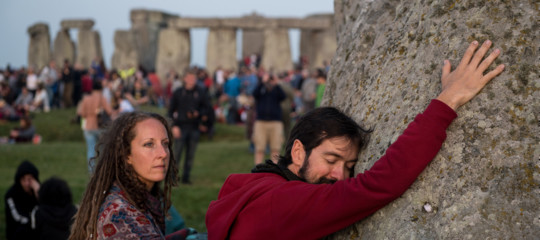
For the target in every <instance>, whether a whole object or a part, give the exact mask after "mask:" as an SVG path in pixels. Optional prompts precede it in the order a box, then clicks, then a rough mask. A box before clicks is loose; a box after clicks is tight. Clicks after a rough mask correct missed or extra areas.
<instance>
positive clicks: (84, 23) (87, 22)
mask: <svg viewBox="0 0 540 240" xmlns="http://www.w3.org/2000/svg"><path fill="white" fill-rule="evenodd" d="M60 25H61V26H62V28H63V29H69V28H78V29H92V27H93V26H94V20H92V19H67V20H62V22H61V23H60Z"/></svg>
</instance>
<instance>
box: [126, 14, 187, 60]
mask: <svg viewBox="0 0 540 240" xmlns="http://www.w3.org/2000/svg"><path fill="white" fill-rule="evenodd" d="M177 17H178V16H176V15H171V14H167V13H164V12H160V11H152V10H144V9H135V10H132V11H131V14H130V18H131V31H132V32H133V34H134V36H135V45H136V46H137V52H138V54H137V55H138V57H139V59H138V63H139V64H140V65H142V66H143V67H144V68H146V69H147V70H152V69H155V63H156V55H157V48H158V47H157V46H158V41H159V39H158V37H159V32H160V31H161V29H164V28H165V27H166V26H167V22H168V21H169V19H172V18H177Z"/></svg>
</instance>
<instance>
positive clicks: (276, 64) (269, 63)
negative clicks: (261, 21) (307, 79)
mask: <svg viewBox="0 0 540 240" xmlns="http://www.w3.org/2000/svg"><path fill="white" fill-rule="evenodd" d="M290 45H291V44H290V41H289V31H288V29H286V28H267V29H265V30H264V49H263V53H262V61H261V66H262V67H264V69H266V70H267V71H270V70H273V71H274V72H275V73H279V72H282V71H288V70H291V69H293V62H292V58H291V46H290Z"/></svg>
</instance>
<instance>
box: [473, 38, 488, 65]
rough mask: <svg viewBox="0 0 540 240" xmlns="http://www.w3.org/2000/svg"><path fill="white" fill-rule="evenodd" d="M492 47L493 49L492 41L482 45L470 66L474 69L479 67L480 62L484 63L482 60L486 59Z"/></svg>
mask: <svg viewBox="0 0 540 240" xmlns="http://www.w3.org/2000/svg"><path fill="white" fill-rule="evenodd" d="M490 47H491V41H490V40H486V41H485V42H484V43H483V44H482V46H481V47H480V49H478V51H477V52H476V54H474V57H473V59H472V60H471V62H470V63H469V64H470V65H472V66H473V67H474V68H476V67H477V66H478V64H479V63H480V61H482V58H484V56H485V55H486V52H487V51H488V49H489V48H490Z"/></svg>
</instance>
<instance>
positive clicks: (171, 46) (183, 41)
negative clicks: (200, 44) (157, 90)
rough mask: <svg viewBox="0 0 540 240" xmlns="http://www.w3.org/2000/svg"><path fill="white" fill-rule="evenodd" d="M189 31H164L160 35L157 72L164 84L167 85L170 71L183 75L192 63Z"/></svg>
mask: <svg viewBox="0 0 540 240" xmlns="http://www.w3.org/2000/svg"><path fill="white" fill-rule="evenodd" d="M190 42H191V40H190V35H189V30H180V29H163V30H161V32H160V33H159V44H158V53H157V61H156V71H157V74H158V76H159V77H160V79H161V82H162V83H165V81H166V76H167V73H169V71H170V70H174V71H176V72H177V73H178V74H180V75H182V74H183V73H184V70H185V69H187V68H188V67H189V63H190V60H191V58H190V56H191V52H190V46H191V44H190Z"/></svg>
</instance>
